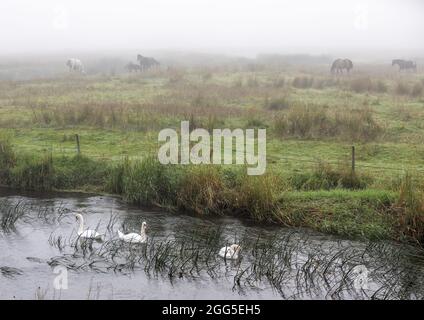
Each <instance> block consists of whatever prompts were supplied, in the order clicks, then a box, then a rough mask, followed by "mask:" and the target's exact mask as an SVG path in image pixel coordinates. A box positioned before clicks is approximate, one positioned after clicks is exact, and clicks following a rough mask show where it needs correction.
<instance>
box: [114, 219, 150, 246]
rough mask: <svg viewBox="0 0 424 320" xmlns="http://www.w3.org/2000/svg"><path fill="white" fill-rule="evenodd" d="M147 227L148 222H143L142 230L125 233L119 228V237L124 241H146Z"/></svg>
mask: <svg viewBox="0 0 424 320" xmlns="http://www.w3.org/2000/svg"><path fill="white" fill-rule="evenodd" d="M146 228H147V223H146V222H143V223H142V224H141V232H140V234H138V233H128V234H123V233H122V232H121V231H119V230H118V237H119V239H121V240H122V241H125V242H130V243H145V242H146V241H147V235H146Z"/></svg>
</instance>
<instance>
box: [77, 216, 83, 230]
mask: <svg viewBox="0 0 424 320" xmlns="http://www.w3.org/2000/svg"><path fill="white" fill-rule="evenodd" d="M78 217H79V222H80V225H79V229H78V233H83V232H84V218H83V217H82V216H78Z"/></svg>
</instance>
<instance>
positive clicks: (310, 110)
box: [274, 104, 383, 141]
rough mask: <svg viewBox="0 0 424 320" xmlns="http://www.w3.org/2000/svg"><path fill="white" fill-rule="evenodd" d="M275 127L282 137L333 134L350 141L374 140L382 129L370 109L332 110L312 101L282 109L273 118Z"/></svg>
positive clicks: (313, 136) (317, 136) (318, 136)
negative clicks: (285, 110)
mask: <svg viewBox="0 0 424 320" xmlns="http://www.w3.org/2000/svg"><path fill="white" fill-rule="evenodd" d="M274 130H275V131H276V133H277V134H278V135H280V136H283V137H298V138H306V139H307V138H329V137H333V138H337V139H342V140H350V141H371V140H374V139H376V138H377V137H379V136H380V135H381V134H382V132H383V128H382V127H381V126H380V125H379V124H378V123H377V122H376V121H375V120H374V118H373V115H372V112H371V110H370V109H367V108H363V109H351V110H335V111H330V110H328V108H326V107H325V106H320V105H312V104H307V105H299V106H294V107H292V108H291V109H289V110H288V111H287V112H282V113H280V114H279V115H278V116H277V117H276V119H275V120H274Z"/></svg>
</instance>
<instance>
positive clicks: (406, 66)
mask: <svg viewBox="0 0 424 320" xmlns="http://www.w3.org/2000/svg"><path fill="white" fill-rule="evenodd" d="M394 65H398V66H399V71H402V70H413V71H415V72H417V64H416V63H415V62H413V61H411V60H402V59H395V60H392V66H394Z"/></svg>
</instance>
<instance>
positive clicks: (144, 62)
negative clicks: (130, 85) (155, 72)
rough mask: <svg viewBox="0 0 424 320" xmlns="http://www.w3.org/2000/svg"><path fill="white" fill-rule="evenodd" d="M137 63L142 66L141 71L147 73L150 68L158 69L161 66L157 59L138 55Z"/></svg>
mask: <svg viewBox="0 0 424 320" xmlns="http://www.w3.org/2000/svg"><path fill="white" fill-rule="evenodd" d="M137 61H138V63H139V64H140V67H141V71H146V70H148V69H150V68H153V67H158V66H159V65H160V63H159V62H158V61H157V60H156V59H154V58H150V57H143V56H142V55H141V54H138V55H137Z"/></svg>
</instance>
